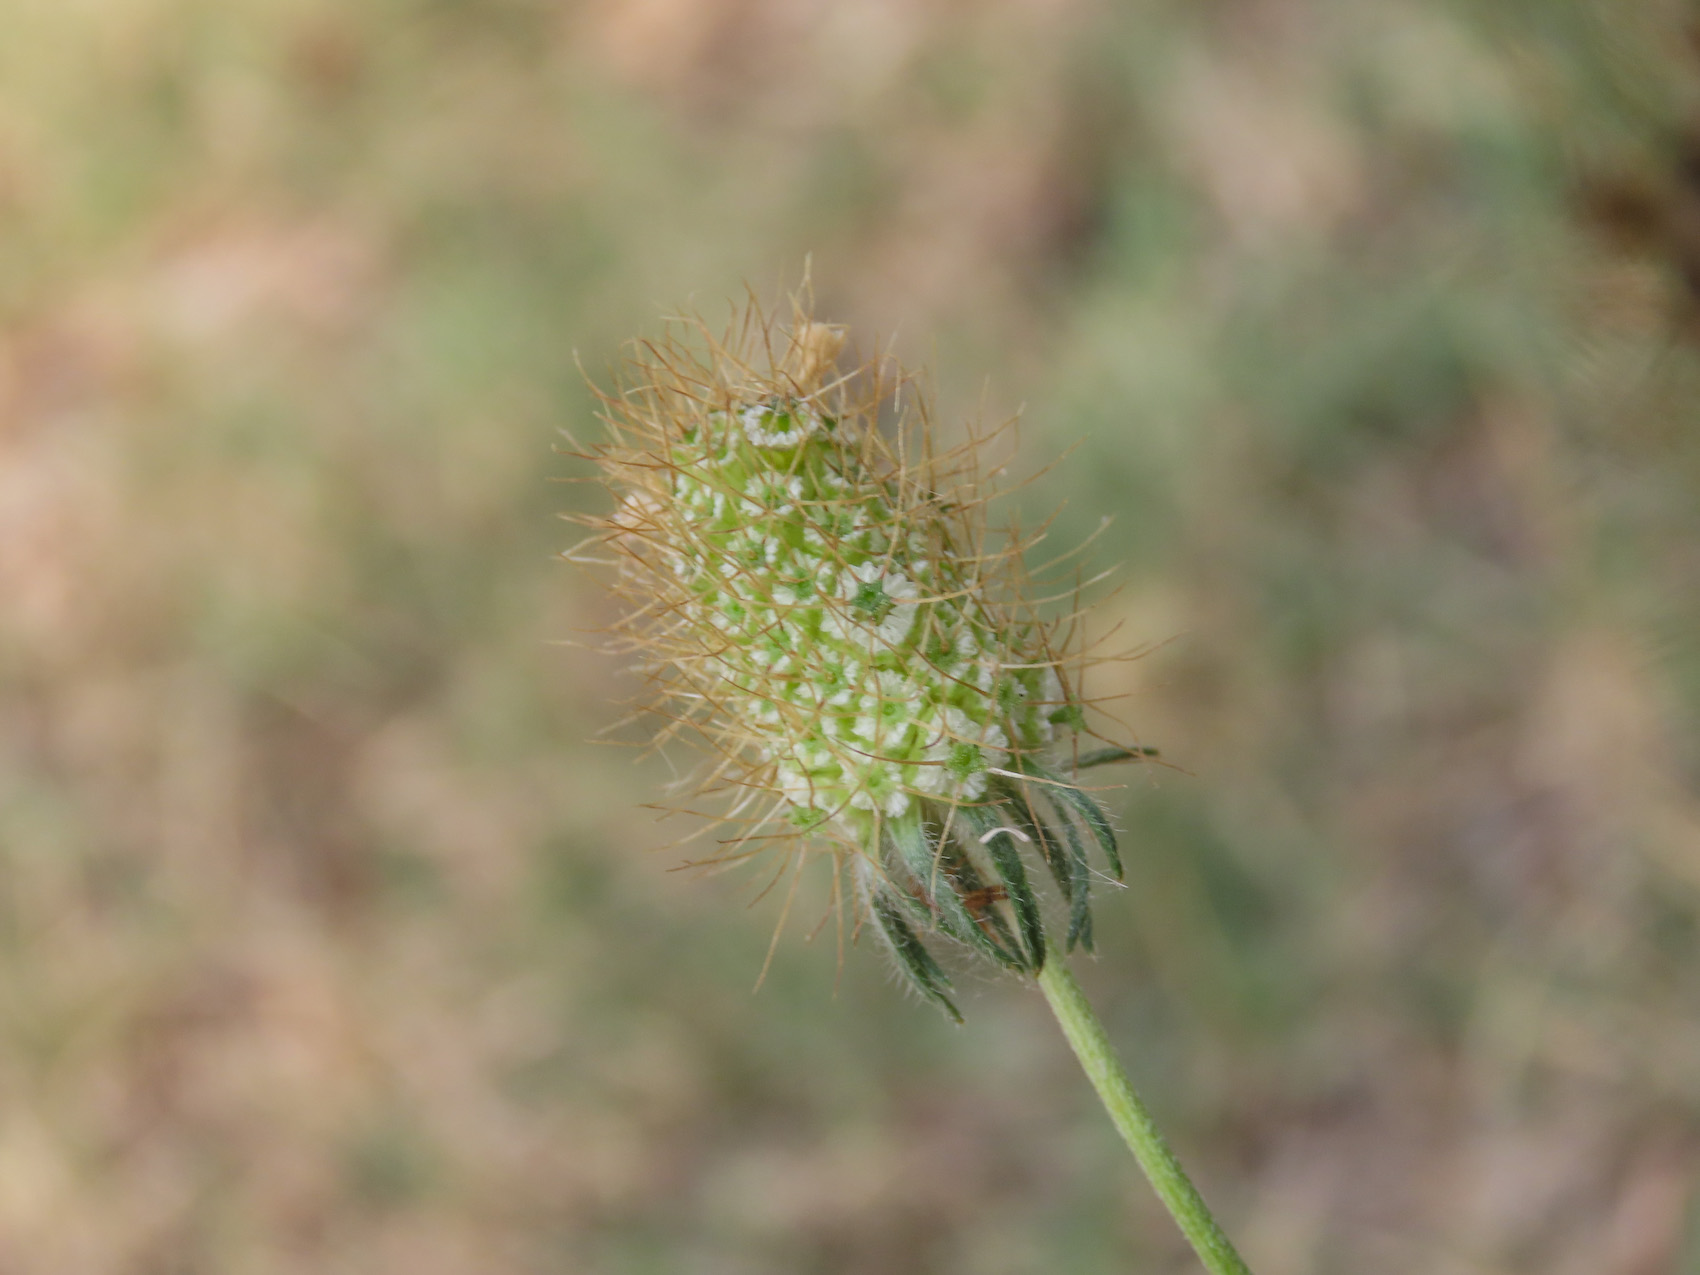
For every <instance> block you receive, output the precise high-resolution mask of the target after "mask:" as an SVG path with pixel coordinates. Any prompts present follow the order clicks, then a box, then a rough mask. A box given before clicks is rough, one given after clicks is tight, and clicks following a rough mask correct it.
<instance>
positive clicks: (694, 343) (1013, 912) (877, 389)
mask: <svg viewBox="0 0 1700 1275" xmlns="http://www.w3.org/2000/svg"><path fill="white" fill-rule="evenodd" d="M790 320H791V321H790V322H789V323H788V324H787V325H784V326H781V325H780V324H779V323H777V322H775V321H774V320H772V319H769V318H768V317H766V316H764V315H763V314H762V313H761V312H760V311H759V310H758V309H756V308H754V307H752V308H750V309H749V310H747V311H746V312H745V313H744V314H743V316H742V318H741V319H740V320H739V321H738V322H737V323H736V324H735V325H734V327H733V330H732V331H731V332H730V333H729V334H727V335H726V336H725V337H723V338H718V339H717V338H715V337H714V336H712V335H711V334H710V333H709V332H708V330H707V329H706V328H703V327H702V326H701V325H688V326H687V327H685V328H684V329H682V330H679V331H676V332H675V333H674V334H673V336H672V337H671V338H670V339H668V340H666V341H664V342H661V343H657V344H650V345H645V346H642V347H641V348H640V354H639V357H638V358H637V359H636V360H634V362H633V364H632V365H631V369H630V374H629V376H628V378H627V382H626V383H625V384H624V385H623V386H621V387H620V389H619V390H618V391H617V392H616V393H614V394H609V395H604V396H603V403H604V407H605V413H604V414H605V418H606V420H607V422H608V424H609V426H610V428H611V440H610V441H609V442H608V443H606V444H605V445H604V446H602V447H601V448H599V449H598V450H597V452H596V459H597V460H598V462H599V463H600V466H601V471H602V475H603V478H604V480H605V481H606V482H607V484H608V486H609V487H610V488H611V489H612V490H613V491H614V493H615V494H616V496H617V498H618V505H617V507H616V509H615V511H614V512H613V513H612V514H611V515H609V516H607V517H605V518H600V519H592V520H590V521H591V524H592V525H593V526H594V527H595V528H596V538H597V539H599V540H600V541H602V542H603V543H604V544H605V545H607V546H609V547H611V548H612V549H614V550H615V551H616V552H617V555H618V560H619V562H620V564H621V565H620V572H619V576H618V581H617V587H618V589H619V590H620V591H621V592H622V593H623V594H624V595H625V597H626V599H627V602H628V608H627V611H626V613H625V615H624V617H623V619H622V620H621V621H620V625H619V629H618V632H619V633H620V635H621V636H622V637H623V638H624V639H625V640H626V643H627V645H628V646H629V648H631V649H634V650H636V651H639V652H641V653H642V655H643V657H644V659H645V661H646V664H647V666H648V668H649V670H650V672H651V674H652V677H653V680H654V682H655V684H656V686H657V688H658V690H659V701H660V703H659V704H658V707H659V708H661V709H662V711H663V712H665V713H666V714H667V715H668V716H670V717H671V718H672V719H673V721H674V722H675V723H677V724H679V725H681V726H688V727H690V728H693V729H694V730H695V731H696V732H697V733H698V734H699V735H701V736H702V737H703V738H704V739H705V740H706V741H707V742H708V743H709V744H710V746H711V748H712V751H713V753H714V756H715V764H714V765H713V766H712V768H711V770H710V772H709V774H708V777H707V779H706V781H705V786H707V787H711V788H731V789H735V790H737V791H738V792H739V794H740V795H741V797H742V798H743V799H742V800H740V801H738V802H737V803H736V810H737V812H738V813H739V815H740V816H741V817H743V818H744V819H745V820H746V826H745V830H744V832H743V834H742V835H741V836H740V837H738V838H737V839H736V840H735V841H734V842H733V843H732V845H733V846H734V847H740V846H743V845H746V844H748V843H749V842H750V840H751V839H752V838H753V837H755V836H765V835H771V834H772V833H773V832H775V831H776V830H780V831H784V832H786V833H788V834H792V835H795V836H797V837H799V838H802V839H805V840H807V841H812V842H813V843H816V844H826V845H830V846H832V847H833V848H834V849H835V850H836V852H837V853H838V855H839V862H840V864H841V865H842V866H844V867H845V868H846V869H847V871H848V875H849V878H850V880H851V881H852V882H853V884H854V887H855V895H856V897H857V898H858V899H859V901H860V903H861V905H862V908H863V914H864V915H865V916H868V917H871V918H872V919H873V920H874V922H875V923H876V925H877V928H878V931H879V932H880V933H881V934H883V935H884V936H885V938H886V939H887V940H888V942H889V943H890V945H891V947H892V949H893V951H894V952H895V954H896V955H897V957H898V960H899V966H900V968H902V969H903V970H904V972H905V974H906V975H907V976H908V977H909V978H910V979H911V981H912V982H913V983H914V984H915V985H916V986H917V987H919V988H920V990H922V991H923V992H925V993H926V994H927V995H929V996H931V997H932V998H934V999H935V1000H937V1001H939V1002H940V1003H941V1004H943V1005H945V1006H946V1007H947V1008H949V1009H950V1010H951V1012H952V1013H953V1014H954V1013H955V1009H954V1006H952V1005H951V1004H950V1001H949V999H948V997H947V996H946V988H947V987H948V979H947V978H946V976H945V974H944V972H943V971H942V969H941V968H940V967H939V966H938V964H937V963H936V961H935V960H934V958H933V956H932V955H931V953H930V952H929V950H928V948H927V947H926V945H925V944H924V942H923V941H922V939H921V937H920V935H919V934H918V933H917V930H919V931H920V932H921V933H923V934H924V933H932V934H940V935H943V936H945V937H946V938H950V939H955V940H958V941H960V942H963V943H966V944H968V945H970V946H972V947H974V948H977V949H978V950H980V951H981V952H983V953H985V954H986V955H989V956H991V957H993V958H994V959H996V960H998V961H1000V962H1001V963H1002V964H1004V965H1007V966H1010V967H1012V968H1016V969H1021V970H1024V971H1027V972H1030V973H1036V972H1037V971H1038V970H1039V968H1040V967H1041V966H1042V965H1043V963H1044V959H1045V940H1044V927H1043V922H1042V919H1041V913H1040V907H1039V903H1038V900H1037V898H1036V896H1035V894H1034V892H1033V890H1032V889H1031V887H1030V886H1029V884H1028V882H1027V878H1026V872H1025V868H1024V865H1023V856H1022V850H1023V849H1024V848H1025V849H1027V850H1029V851H1030V852H1031V853H1035V854H1037V855H1038V856H1040V858H1042V860H1043V861H1044V862H1045V864H1046V865H1047V866H1048V867H1049V869H1050V872H1051V875H1052V876H1053V878H1054V879H1055V881H1056V883H1057V886H1058V888H1059V891H1060V893H1061V894H1062V895H1063V897H1064V899H1065V901H1066V904H1067V907H1068V911H1069V920H1068V943H1069V944H1070V945H1073V944H1074V943H1077V942H1085V943H1087V944H1090V941H1091V918H1090V912H1089V911H1088V906H1087V895H1088V891H1089V885H1090V874H1089V871H1088V868H1087V864H1086V851H1085V845H1086V844H1088V843H1089V842H1090V841H1092V840H1096V841H1097V842H1098V843H1099V844H1100V845H1101V846H1102V848H1103V849H1104V851H1105V853H1106V855H1107V856H1108V857H1109V861H1110V864H1111V866H1112V867H1113V868H1114V869H1115V870H1116V872H1117V874H1118V875H1119V873H1120V865H1119V862H1118V861H1117V859H1116V851H1115V842H1114V838H1113V835H1112V834H1111V832H1110V826H1109V823H1108V820H1107V819H1105V818H1104V816H1103V814H1102V812H1101V811H1100V810H1099V808H1098V806H1097V804H1096V803H1095V802H1094V801H1093V800H1092V799H1091V798H1090V797H1089V796H1088V795H1087V794H1085V793H1084V792H1082V791H1081V790H1080V789H1079V788H1078V787H1077V786H1076V785H1075V784H1074V783H1073V782H1070V781H1066V780H1064V779H1062V778H1060V777H1059V776H1058V775H1057V774H1056V773H1054V772H1053V770H1052V769H1051V766H1052V765H1053V763H1054V762H1055V761H1056V760H1057V759H1059V758H1060V759H1062V760H1063V761H1064V762H1072V763H1074V765H1075V766H1076V767H1078V764H1079V762H1080V761H1081V760H1082V759H1081V757H1080V753H1079V740H1080V737H1081V734H1082V732H1083V731H1084V729H1085V720H1086V719H1085V716H1084V712H1083V709H1084V701H1083V700H1082V698H1081V696H1080V692H1079V689H1078V685H1079V673H1080V667H1081V664H1082V660H1081V657H1080V656H1079V654H1078V653H1074V654H1070V653H1067V652H1065V651H1064V650H1063V649H1062V647H1061V645H1060V641H1059V636H1058V633H1057V632H1056V630H1055V628H1054V626H1051V625H1047V624H1046V623H1044V622H1043V621H1042V620H1041V619H1040V617H1039V616H1038V614H1037V613H1036V612H1035V610H1034V609H1033V608H1032V607H1031V606H1030V605H1028V604H1027V603H1026V602H1025V601H1024V600H1023V597H1022V588H1021V584H1022V578H1021V575H1020V565H1019V560H1020V554H1021V551H1022V549H1023V548H1025V546H1024V545H1023V544H1021V543H1020V542H1019V540H1018V539H1016V538H1013V537H1011V538H1007V539H1006V541H1005V542H1003V543H1001V544H999V543H996V542H995V541H994V539H993V538H992V537H991V536H990V535H989V534H988V531H987V526H986V517H985V507H986V502H987V499H988V492H987V490H986V489H985V485H984V484H983V482H982V480H981V479H980V477H979V473H978V468H977V462H978V460H979V456H980V453H981V450H982V448H983V445H984V442H983V440H978V439H976V440H971V441H970V443H968V444H967V445H965V446H964V447H962V448H959V449H957V450H955V451H953V452H949V453H943V454H941V453H939V452H938V451H937V450H936V449H935V447H934V439H933V437H932V433H931V424H930V419H929V416H928V414H927V411H926V408H925V405H924V403H923V402H922V401H921V400H920V399H919V398H918V396H917V395H916V394H915V392H914V389H913V384H912V382H911V381H910V380H909V379H908V378H906V377H905V376H903V375H902V373H901V372H899V371H898V370H896V369H895V368H893V367H892V366H891V365H889V363H887V362H885V361H876V362H875V363H873V364H870V365H867V366H864V367H861V368H857V369H855V370H853V371H850V372H844V373H841V372H840V371H839V370H838V368H837V362H838V358H839V355H840V352H841V350H842V348H843V345H844V336H843V333H842V331H841V330H840V329H838V328H836V327H831V326H828V325H825V324H821V323H816V322H814V321H813V320H812V319H811V317H810V316H809V314H808V313H807V311H806V310H805V309H804V308H803V307H802V306H801V305H794V307H793V312H792V314H791V316H790ZM1110 751H1111V752H1112V753H1114V754H1115V756H1114V757H1109V758H1105V759H1122V758H1126V757H1131V756H1134V755H1136V752H1137V750H1134V751H1129V750H1118V749H1112V750H1110ZM1104 752H1105V750H1101V749H1100V750H1098V753H1099V754H1100V755H1102V754H1104ZM1087 760H1090V757H1089V758H1088V759H1087Z"/></svg>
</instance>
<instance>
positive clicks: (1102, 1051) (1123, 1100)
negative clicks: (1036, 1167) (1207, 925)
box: [1039, 957, 1250, 1275]
mask: <svg viewBox="0 0 1700 1275" xmlns="http://www.w3.org/2000/svg"><path fill="white" fill-rule="evenodd" d="M1039 988H1040V990H1041V991H1043V992H1044V993H1045V999H1046V1000H1047V1001H1049V1002H1050V1006H1051V1012H1052V1013H1053V1014H1055V1015H1056V1016H1057V1022H1058V1023H1060V1024H1061V1025H1062V1029H1063V1034H1064V1035H1065V1036H1067V1037H1068V1043H1069V1044H1070V1045H1071V1046H1073V1048H1074V1055H1075V1057H1076V1058H1078V1059H1080V1065H1081V1067H1082V1068H1084V1069H1085V1072H1086V1075H1087V1077H1088V1078H1089V1079H1090V1080H1091V1081H1092V1085H1093V1087H1094V1088H1095V1089H1097V1091H1098V1097H1099V1098H1100V1099H1101V1100H1102V1101H1103V1103H1104V1109H1105V1110H1106V1111H1108V1112H1109V1113H1110V1119H1111V1121H1113V1122H1114V1124H1115V1126H1116V1130H1117V1132H1119V1133H1120V1134H1121V1135H1122V1141H1124V1142H1126V1143H1127V1145H1128V1149H1129V1150H1130V1151H1132V1152H1133V1154H1134V1158H1135V1159H1137V1160H1138V1161H1139V1166H1140V1168H1142V1169H1144V1170H1145V1176H1146V1177H1147V1178H1149V1179H1150V1180H1151V1185H1152V1186H1153V1187H1155V1188H1156V1191H1157V1195H1158V1197H1159V1198H1160V1199H1161V1200H1162V1201H1163V1204H1164V1206H1165V1207H1166V1208H1167V1209H1168V1210H1169V1213H1170V1214H1171V1215H1172V1216H1173V1217H1174V1219H1175V1222H1176V1223H1177V1224H1178V1225H1179V1226H1180V1228H1181V1230H1182V1231H1183V1232H1184V1233H1185V1234H1186V1237H1187V1239H1188V1240H1189V1241H1190V1242H1191V1244H1192V1247H1193V1249H1194V1251H1196V1252H1197V1254H1198V1257H1199V1260H1200V1261H1202V1262H1203V1263H1204V1266H1205V1269H1206V1270H1208V1271H1209V1272H1210V1273H1211V1275H1250V1271H1249V1270H1248V1269H1247V1267H1246V1264H1245V1262H1244V1261H1243V1260H1242V1259H1241V1258H1240V1255H1239V1254H1238V1253H1237V1252H1235V1251H1234V1246H1233V1245H1232V1244H1230V1243H1229V1242H1228V1237H1227V1236H1226V1235H1224V1234H1222V1228H1221V1227H1219V1226H1217V1225H1216V1219H1215V1218H1213V1217H1211V1216H1210V1210H1209V1208H1208V1207H1207V1206H1206V1205H1205V1203H1204V1199H1203V1197H1202V1196H1200V1195H1199V1194H1198V1191H1197V1189H1196V1188H1195V1187H1194V1186H1193V1185H1192V1182H1191V1181H1190V1180H1189V1179H1188V1178H1187V1176H1186V1171H1185V1170H1184V1169H1182V1168H1181V1165H1180V1161H1179V1160H1177V1159H1175V1153H1174V1152H1173V1151H1171V1150H1169V1144H1168V1143H1167V1142H1165V1141H1164V1140H1163V1135H1162V1134H1161V1133H1159V1132H1158V1131H1157V1126H1156V1125H1155V1124H1154V1123H1152V1120H1151V1114H1150V1113H1149V1112H1148V1111H1146V1110H1145V1104H1144V1103H1142V1102H1140V1100H1139V1095H1138V1094H1137V1093H1135V1092H1134V1089H1133V1083H1132V1082H1131V1081H1130V1080H1129V1079H1128V1077H1127V1071H1126V1069H1125V1068H1124V1067H1123V1066H1122V1064H1121V1060H1120V1059H1118V1058H1117V1057H1116V1054H1115V1050H1114V1049H1112V1048H1111V1047H1110V1038H1109V1037H1108V1036H1107V1035H1105V1034H1104V1025H1103V1024H1102V1023H1100V1022H1099V1021H1098V1016H1097V1014H1095V1013H1093V1012H1092V1006H1091V1004H1090V1003H1088V1001H1087V999H1086V996H1085V994H1084V993H1083V992H1081V990H1080V984H1079V983H1077V982H1075V980H1074V975H1073V974H1071V973H1070V972H1069V969H1068V966H1067V965H1065V964H1064V963H1063V961H1062V960H1061V958H1060V957H1053V958H1052V959H1051V960H1048V961H1046V962H1045V967H1044V969H1042V970H1041V971H1040V972H1039Z"/></svg>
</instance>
